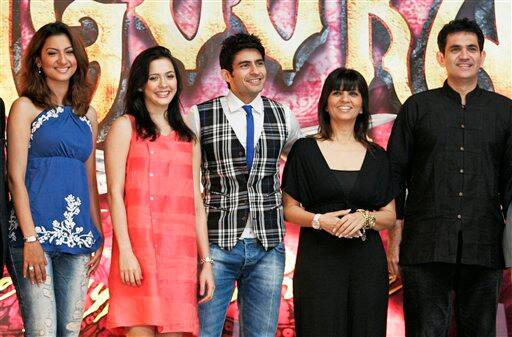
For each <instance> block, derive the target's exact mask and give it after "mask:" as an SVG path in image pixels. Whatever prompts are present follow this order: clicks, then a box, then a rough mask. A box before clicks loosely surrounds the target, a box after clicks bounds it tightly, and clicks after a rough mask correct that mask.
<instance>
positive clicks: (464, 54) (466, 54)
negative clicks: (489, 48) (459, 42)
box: [460, 48, 469, 59]
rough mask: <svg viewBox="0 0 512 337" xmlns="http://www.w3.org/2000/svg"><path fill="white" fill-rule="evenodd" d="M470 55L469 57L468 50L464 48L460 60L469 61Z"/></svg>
mask: <svg viewBox="0 0 512 337" xmlns="http://www.w3.org/2000/svg"><path fill="white" fill-rule="evenodd" d="M468 55H469V53H468V50H467V49H466V48H462V49H461V51H460V58H461V59H467V58H468Z"/></svg>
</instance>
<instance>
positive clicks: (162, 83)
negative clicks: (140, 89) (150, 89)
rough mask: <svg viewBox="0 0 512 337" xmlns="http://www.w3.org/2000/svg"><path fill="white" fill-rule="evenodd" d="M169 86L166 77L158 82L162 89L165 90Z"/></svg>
mask: <svg viewBox="0 0 512 337" xmlns="http://www.w3.org/2000/svg"><path fill="white" fill-rule="evenodd" d="M168 84H169V81H168V79H167V78H166V77H165V76H163V77H160V81H158V86H159V87H160V88H165V87H166V86H167V85H168Z"/></svg>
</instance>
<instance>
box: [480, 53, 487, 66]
mask: <svg viewBox="0 0 512 337" xmlns="http://www.w3.org/2000/svg"><path fill="white" fill-rule="evenodd" d="M486 56H487V54H486V53H485V50H482V53H481V54H480V65H479V66H480V68H482V66H483V65H484V62H485V57H486Z"/></svg>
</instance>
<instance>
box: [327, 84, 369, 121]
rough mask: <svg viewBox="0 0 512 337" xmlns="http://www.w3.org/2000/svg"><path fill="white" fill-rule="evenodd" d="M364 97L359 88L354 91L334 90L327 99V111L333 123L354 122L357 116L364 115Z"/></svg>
mask: <svg viewBox="0 0 512 337" xmlns="http://www.w3.org/2000/svg"><path fill="white" fill-rule="evenodd" d="M362 109H363V97H362V96H361V94H360V93H359V90H357V88H354V89H352V90H341V89H338V90H333V91H331V93H330V94H329V97H328V98H327V106H326V110H327V112H328V113H329V117H330V119H331V123H333V122H354V123H355V120H356V118H357V115H359V114H361V113H362V111H363V110H362Z"/></svg>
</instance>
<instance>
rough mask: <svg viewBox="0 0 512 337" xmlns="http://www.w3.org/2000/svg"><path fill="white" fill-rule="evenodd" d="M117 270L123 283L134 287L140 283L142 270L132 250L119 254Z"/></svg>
mask: <svg viewBox="0 0 512 337" xmlns="http://www.w3.org/2000/svg"><path fill="white" fill-rule="evenodd" d="M119 270H120V272H121V280H122V281H123V283H124V284H126V285H129V286H132V287H135V286H140V285H141V284H142V271H141V269H140V265H139V261H138V260H137V258H136V257H135V254H133V252H132V251H131V252H128V253H121V254H119Z"/></svg>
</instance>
